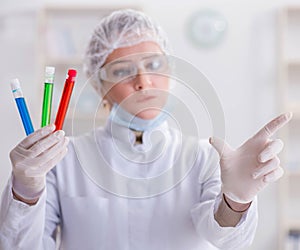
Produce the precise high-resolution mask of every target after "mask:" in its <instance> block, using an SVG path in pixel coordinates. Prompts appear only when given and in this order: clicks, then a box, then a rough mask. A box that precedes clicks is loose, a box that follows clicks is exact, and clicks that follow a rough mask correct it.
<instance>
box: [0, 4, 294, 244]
mask: <svg viewBox="0 0 300 250" xmlns="http://www.w3.org/2000/svg"><path fill="white" fill-rule="evenodd" d="M121 8H122V9H123V8H133V9H137V10H142V11H144V12H145V13H146V14H148V15H149V16H151V17H152V18H154V20H156V21H157V22H158V23H159V24H160V25H161V26H162V28H163V29H164V30H165V31H166V33H167V35H168V37H169V39H170V42H171V44H172V46H173V50H174V55H176V56H177V57H179V58H182V59H184V60H186V61H187V62H189V63H190V64H191V65H193V66H195V67H197V68H198V69H199V70H200V71H201V72H202V73H203V74H204V75H205V76H206V77H207V78H208V79H209V81H210V82H211V84H212V85H213V87H214V88H215V90H216V93H217V95H218V98H219V100H220V102H221V104H222V108H223V111H224V115H225V125H226V140H227V142H228V143H229V144H231V145H232V146H234V147H237V146H239V145H240V144H242V143H243V142H244V141H245V140H246V139H248V138H249V137H250V136H252V135H253V134H254V133H255V132H256V131H258V130H259V129H260V128H261V127H262V126H263V125H264V124H265V123H267V122H268V121H269V120H270V119H272V118H274V117H276V116H277V115H278V114H280V113H282V112H285V111H293V112H294V117H293V120H292V121H291V122H290V123H289V124H288V125H287V126H286V127H285V128H284V129H282V130H280V132H279V133H278V134H277V136H278V137H279V138H281V139H282V140H283V141H284V143H285V149H284V151H283V152H282V154H281V156H280V157H281V164H282V166H283V168H284V169H285V175H284V177H283V178H282V179H281V180H280V181H279V182H277V183H275V184H271V185H269V186H268V187H267V188H266V189H265V190H263V191H262V192H261V193H260V194H259V197H258V200H259V207H258V209H259V222H258V229H257V233H256V236H255V239H254V242H253V245H252V246H251V247H250V248H248V250H250V249H251V250H265V249H274V250H277V249H294V250H296V249H300V187H299V186H300V1H299V0H298V1H292V0H272V1H270V0H266V1H260V0H251V1H250V0H246V1H238V0H234V1H233V0H232V1H230V0H222V1H221V0H219V1H215V0H199V1H195V0H186V1H182V0H172V1H171V0H165V1H158V0H151V1H145V0H110V1H103V0H84V1H83V0H72V1H71V0H61V1H58V0H56V1H50V0H43V1H34V0H28V1H17V0H1V3H0V44H1V46H0V55H1V56H0V72H1V73H0V82H1V84H0V94H1V96H0V116H1V129H0V138H1V144H0V161H1V167H0V192H1V193H2V191H3V188H4V186H5V184H6V182H7V180H8V178H9V175H10V172H11V165H10V161H9V152H10V150H11V149H12V148H13V147H14V146H15V145H17V143H18V142H19V141H20V140H21V139H22V138H23V137H24V136H25V132H24V130H23V126H22V123H21V120H20V117H19V114H18V111H17V107H16V105H15V102H14V99H13V95H12V93H11V89H10V81H11V79H13V78H18V79H19V80H20V82H21V85H22V89H23V93H24V96H25V98H26V102H27V106H28V108H29V111H30V114H31V117H32V121H33V124H34V127H35V129H37V128H38V127H39V126H40V119H41V107H42V92H43V81H44V70H45V66H54V67H55V69H56V76H55V85H54V86H55V92H54V100H53V113H54V114H55V112H56V109H57V106H58V105H57V104H58V102H59V97H60V93H61V91H62V88H63V83H64V80H65V75H66V72H67V69H68V68H71V67H72V68H76V69H77V70H78V78H77V80H76V81H77V82H76V86H75V90H74V96H72V101H71V104H70V110H69V111H68V117H67V119H66V123H65V128H66V132H67V134H69V135H73V134H74V135H75V134H80V133H83V132H85V131H87V130H89V129H90V128H91V124H89V122H88V121H89V118H91V117H93V118H95V119H96V120H97V122H99V124H101V123H102V122H104V120H105V117H106V116H107V111H106V110H102V111H101V112H99V114H98V113H97V114H96V117H95V114H94V113H93V112H92V111H91V107H94V105H95V102H97V97H96V94H95V93H94V91H93V89H92V88H91V87H90V86H86V85H85V83H86V79H85V76H84V74H83V71H82V55H83V52H84V46H85V43H86V42H87V41H88V39H89V35H90V34H91V32H92V30H93V28H94V26H95V24H96V23H97V21H99V20H100V19H101V17H103V16H106V15H107V14H109V13H110V12H111V11H113V10H116V9H121ZM83 90H84V91H83ZM78 96H80V102H79V103H76V100H78ZM76 98H77V99H76ZM74 107H76V112H72V110H74ZM53 119H54V118H53ZM184 129H185V130H186V131H189V128H188V127H186V128H184Z"/></svg>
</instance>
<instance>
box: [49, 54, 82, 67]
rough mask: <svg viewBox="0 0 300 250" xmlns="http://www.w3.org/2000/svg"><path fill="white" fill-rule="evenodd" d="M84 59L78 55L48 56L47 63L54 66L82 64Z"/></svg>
mask: <svg viewBox="0 0 300 250" xmlns="http://www.w3.org/2000/svg"><path fill="white" fill-rule="evenodd" d="M82 61H83V59H82V58H81V57H79V56H78V57H77V56H70V57H67V56H65V57H55V58H51V57H50V58H47V59H46V60H45V64H47V65H54V66H66V65H81V64H82Z"/></svg>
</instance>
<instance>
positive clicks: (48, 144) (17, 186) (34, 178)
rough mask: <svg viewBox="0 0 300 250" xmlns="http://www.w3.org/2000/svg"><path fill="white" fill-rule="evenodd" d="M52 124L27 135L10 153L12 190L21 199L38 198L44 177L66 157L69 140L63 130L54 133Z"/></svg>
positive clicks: (41, 190) (44, 180)
mask: <svg viewBox="0 0 300 250" xmlns="http://www.w3.org/2000/svg"><path fill="white" fill-rule="evenodd" d="M54 130H55V125H53V124H52V125H49V126H46V127H43V128H41V129H39V130H37V131H35V132H34V133H32V134H30V135H29V136H27V137H26V138H25V139H24V140H23V141H21V142H20V143H19V144H18V145H17V146H16V147H15V148H14V149H13V150H12V151H11V152H10V160H11V163H12V171H13V191H14V193H15V194H17V195H18V196H19V197H22V198H23V199H24V200H34V199H38V198H39V197H40V195H41V193H42V192H43V189H44V187H45V182H46V174H47V173H48V172H49V171H50V170H51V169H52V168H53V167H54V166H55V165H56V164H57V163H58V162H59V161H60V160H61V159H62V158H63V157H64V156H65V155H66V153H67V145H68V142H69V139H68V138H66V137H65V136H64V135H65V133H64V131H62V130H59V131H56V132H55V133H53V131H54Z"/></svg>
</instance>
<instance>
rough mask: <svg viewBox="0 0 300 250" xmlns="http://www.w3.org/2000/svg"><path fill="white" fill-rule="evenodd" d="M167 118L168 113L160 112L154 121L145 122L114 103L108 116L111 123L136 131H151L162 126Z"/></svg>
mask: <svg viewBox="0 0 300 250" xmlns="http://www.w3.org/2000/svg"><path fill="white" fill-rule="evenodd" d="M167 106H168V105H167ZM168 110H169V109H167V111H168ZM167 118H168V112H165V111H162V112H160V114H159V115H158V116H156V117H155V118H154V119H150V120H145V119H142V118H139V117H137V116H134V115H132V114H130V113H129V112H127V111H126V110H125V109H123V108H122V107H121V106H120V105H118V104H116V103H114V105H113V107H112V109H111V111H110V114H109V119H110V120H111V121H112V122H115V123H117V124H119V125H121V126H124V127H127V128H130V129H133V130H137V131H145V130H152V129H153V128H155V127H157V126H159V125H160V124H162V123H163V122H164V121H165V120H166V119H167Z"/></svg>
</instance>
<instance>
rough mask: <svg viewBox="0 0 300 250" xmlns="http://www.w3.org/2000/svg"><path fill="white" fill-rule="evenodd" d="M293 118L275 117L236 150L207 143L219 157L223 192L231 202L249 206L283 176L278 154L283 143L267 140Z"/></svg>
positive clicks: (217, 142) (219, 143)
mask: <svg viewBox="0 0 300 250" xmlns="http://www.w3.org/2000/svg"><path fill="white" fill-rule="evenodd" d="M291 118H292V113H286V114H282V115H280V116H278V117H277V118H275V119H274V120H272V121H271V122H269V123H268V124H267V125H265V126H264V127H263V128H262V129H261V130H260V131H258V132H257V133H256V134H255V135H254V136H253V137H251V138H250V139H248V140H247V141H246V142H245V143H244V144H243V145H241V146H240V147H239V148H237V149H236V150H234V149H232V148H231V147H230V146H229V145H228V144H227V143H226V142H224V141H223V140H222V139H219V138H210V143H211V144H212V146H213V147H214V148H215V149H216V150H217V151H218V153H219V155H220V167H221V180H222V191H223V193H224V194H225V195H226V196H227V197H228V198H229V199H231V200H233V201H235V202H238V203H249V202H251V201H252V200H253V198H254V197H255V196H256V195H257V194H258V192H259V191H260V190H262V189H263V188H264V187H265V186H266V185H267V184H268V183H269V182H275V181H276V180H278V179H279V178H280V177H281V176H282V175H283V169H282V167H280V161H279V158H278V157H277V154H278V153H279V152H280V151H281V150H282V148H283V142H282V141H281V140H279V139H277V140H272V139H270V137H271V136H272V135H273V134H274V133H275V132H276V131H277V130H278V129H279V128H281V127H282V126H284V125H285V124H286V123H287V122H288V121H289V120H290V119H291Z"/></svg>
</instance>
